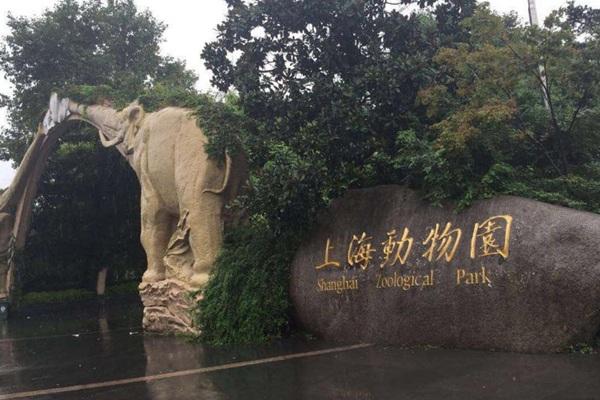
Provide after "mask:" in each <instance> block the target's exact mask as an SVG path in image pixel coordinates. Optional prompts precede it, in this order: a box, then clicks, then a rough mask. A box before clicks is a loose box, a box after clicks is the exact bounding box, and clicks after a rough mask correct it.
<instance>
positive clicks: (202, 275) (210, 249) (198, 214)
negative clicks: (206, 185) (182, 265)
mask: <svg viewBox="0 0 600 400" xmlns="http://www.w3.org/2000/svg"><path fill="white" fill-rule="evenodd" d="M222 208H223V199H222V197H221V196H220V195H216V194H213V193H202V195H201V196H200V201H199V202H198V203H197V205H195V207H194V208H190V214H189V222H190V227H191V230H190V247H191V248H192V253H193V254H194V265H193V274H192V277H191V279H190V285H191V286H192V287H194V288H197V289H200V288H202V287H204V286H205V285H206V282H208V277H209V274H210V271H211V270H212V268H213V266H214V263H215V260H216V258H217V255H218V253H219V250H220V248H221V244H222V243H223V218H222V215H221V211H222Z"/></svg>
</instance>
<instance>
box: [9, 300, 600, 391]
mask: <svg viewBox="0 0 600 400" xmlns="http://www.w3.org/2000/svg"><path fill="white" fill-rule="evenodd" d="M140 320H141V313H140V308H139V305H135V304H134V305H132V304H127V305H122V306H110V307H105V308H100V309H96V308H94V307H92V308H88V309H83V310H81V309H79V310H77V309H64V310H63V311H61V312H59V313H49V312H45V313H36V314H35V315H23V316H20V317H19V318H16V319H12V320H9V321H8V322H6V323H0V400H6V399H13V398H27V399H97V400H100V399H106V400H109V399H110V400H118V399H127V400H130V399H157V400H159V399H160V400H162V399H165V400H167V399H168V400H175V399H248V400H250V399H286V400H287V399H311V400H312V399H420V400H421V399H422V400H425V399H461V400H464V399H511V400H513V399H544V400H551V399H556V400H559V399H560V400H564V399H579V400H584V399H585V400H591V399H600V355H597V354H595V355H580V354H551V355H531V354H510V353H494V352H482V351H464V350H444V349H418V350H415V349H412V350H407V349H401V348H395V347H384V346H371V345H365V344H362V345H358V346H340V345H335V344H331V343H324V342H321V341H317V340H313V341H301V340H285V341H280V342H276V343H272V344H269V345H265V346H252V347H238V348H226V349H224V348H212V347H208V346H202V345H199V344H194V343H188V342H187V341H185V340H184V339H182V338H174V337H161V336H156V335H145V334H143V333H142V331H141V329H140V327H139V324H140ZM499 334H501V333H499Z"/></svg>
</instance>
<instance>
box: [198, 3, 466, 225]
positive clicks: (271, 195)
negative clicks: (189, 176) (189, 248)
mask: <svg viewBox="0 0 600 400" xmlns="http://www.w3.org/2000/svg"><path fill="white" fill-rule="evenodd" d="M401 3H404V4H410V3H411V1H402V2H401ZM419 3H420V5H421V6H424V5H426V4H431V3H433V2H432V1H431V2H425V1H421V2H419ZM228 5H229V13H228V16H227V19H226V21H225V22H223V23H222V24H221V25H219V28H218V29H219V39H218V40H217V41H215V42H213V43H210V44H208V45H207V46H206V47H205V48H204V51H203V58H204V59H205V62H206V65H207V67H208V68H209V69H210V70H211V71H212V72H213V74H214V77H213V80H212V82H213V84H214V85H215V86H216V87H218V88H219V89H221V90H223V91H225V90H228V89H229V88H232V87H234V88H235V89H236V91H237V92H238V93H239V103H240V107H241V109H242V110H243V112H244V113H245V114H246V116H247V117H248V118H250V119H251V120H252V121H254V122H255V124H256V129H255V130H254V131H253V132H252V135H249V137H247V140H246V143H245V146H246V149H247V151H248V152H249V153H250V156H251V163H252V166H253V170H254V172H255V173H254V175H253V182H252V183H253V187H254V189H255V190H254V192H253V194H252V196H249V199H250V200H249V207H250V208H251V209H252V210H253V212H255V213H257V214H262V215H264V216H265V217H266V218H267V220H268V221H269V222H270V223H271V225H272V227H273V229H276V230H277V229H285V226H294V227H296V228H298V223H299V222H300V221H303V222H304V221H306V222H310V221H311V218H312V217H313V216H314V215H315V214H316V212H317V210H318V209H320V208H322V207H323V206H324V205H326V204H327V203H328V202H329V200H330V199H332V198H334V197H337V196H339V195H340V194H342V193H343V192H344V190H346V189H347V188H351V187H362V186H367V185H375V184H383V183H391V182H402V181H403V179H404V178H405V176H406V175H405V173H404V172H403V171H399V170H397V169H396V168H395V167H394V165H393V157H394V155H395V154H396V153H397V152H398V151H400V150H401V148H400V147H399V144H398V142H397V134H398V132H400V131H405V130H410V129H415V128H416V127H417V128H418V127H419V126H420V125H421V124H422V122H421V119H422V116H423V110H422V109H419V108H416V107H414V103H415V98H416V95H417V93H418V91H419V89H420V88H421V87H422V86H424V85H426V84H428V83H429V82H430V81H431V80H432V79H433V77H434V75H435V70H434V69H433V68H431V58H432V57H433V55H434V54H435V52H436V51H437V49H439V48H440V46H441V45H442V43H445V42H448V41H450V42H452V41H453V40H454V39H453V38H454V37H458V36H461V35H463V33H464V30H461V29H459V25H458V23H459V21H460V20H462V19H463V18H464V17H465V16H469V15H470V14H471V13H472V10H473V5H474V1H447V2H440V4H439V5H437V6H436V8H435V9H434V10H433V13H418V12H413V13H408V14H407V13H405V12H402V7H401V6H399V5H394V3H392V2H387V1H384V0H369V1H347V0H332V1H327V2H323V1H318V0H305V1H294V0H282V1H276V2H273V1H266V0H265V1H256V2H252V3H246V2H242V1H234V0H231V1H228ZM461 37H462V36H461Z"/></svg>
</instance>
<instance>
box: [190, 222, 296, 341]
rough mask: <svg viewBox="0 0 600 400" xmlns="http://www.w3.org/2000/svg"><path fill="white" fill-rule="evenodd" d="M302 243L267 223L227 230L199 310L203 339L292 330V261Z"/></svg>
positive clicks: (264, 336) (260, 336) (252, 337)
mask: <svg viewBox="0 0 600 400" xmlns="http://www.w3.org/2000/svg"><path fill="white" fill-rule="evenodd" d="M297 243H298V239H297V237H289V236H285V235H279V236H277V235H275V234H274V233H273V232H272V231H271V230H270V229H268V227H267V226H266V224H264V223H251V224H249V226H246V227H240V228H236V229H234V230H233V231H232V232H231V233H229V234H227V235H226V237H225V242H224V245H223V249H222V251H221V254H220V256H219V258H218V259H217V262H216V267H215V268H214V270H213V274H212V276H211V278H210V280H209V283H208V286H207V287H206V289H205V290H204V291H203V295H204V299H203V301H201V302H199V304H198V308H197V310H196V312H195V319H196V323H197V324H198V326H199V327H200V329H201V330H202V335H201V337H200V339H201V340H202V341H204V342H207V343H210V344H215V345H225V344H233V343H251V342H254V343H255V342H261V341H266V340H269V339H272V338H276V337H279V336H281V335H282V334H283V333H285V332H286V331H288V330H289V321H290V307H291V305H290V304H291V303H290V300H289V295H288V285H289V267H290V265H291V261H292V257H293V255H294V251H295V249H296V246H297Z"/></svg>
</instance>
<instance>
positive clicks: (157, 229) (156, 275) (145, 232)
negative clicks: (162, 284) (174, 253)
mask: <svg viewBox="0 0 600 400" xmlns="http://www.w3.org/2000/svg"><path fill="white" fill-rule="evenodd" d="M172 233H173V217H172V216H171V215H170V214H169V213H168V212H166V211H165V210H164V209H161V207H160V205H159V204H156V203H155V202H142V232H141V242H142V246H143V247H144V250H145V251H146V257H147V259H148V268H147V270H146V272H145V273H144V276H143V277H142V282H143V283H151V282H158V281H161V280H163V279H165V264H164V261H163V256H164V255H165V252H166V250H167V245H168V243H169V239H170V237H171V235H172Z"/></svg>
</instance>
